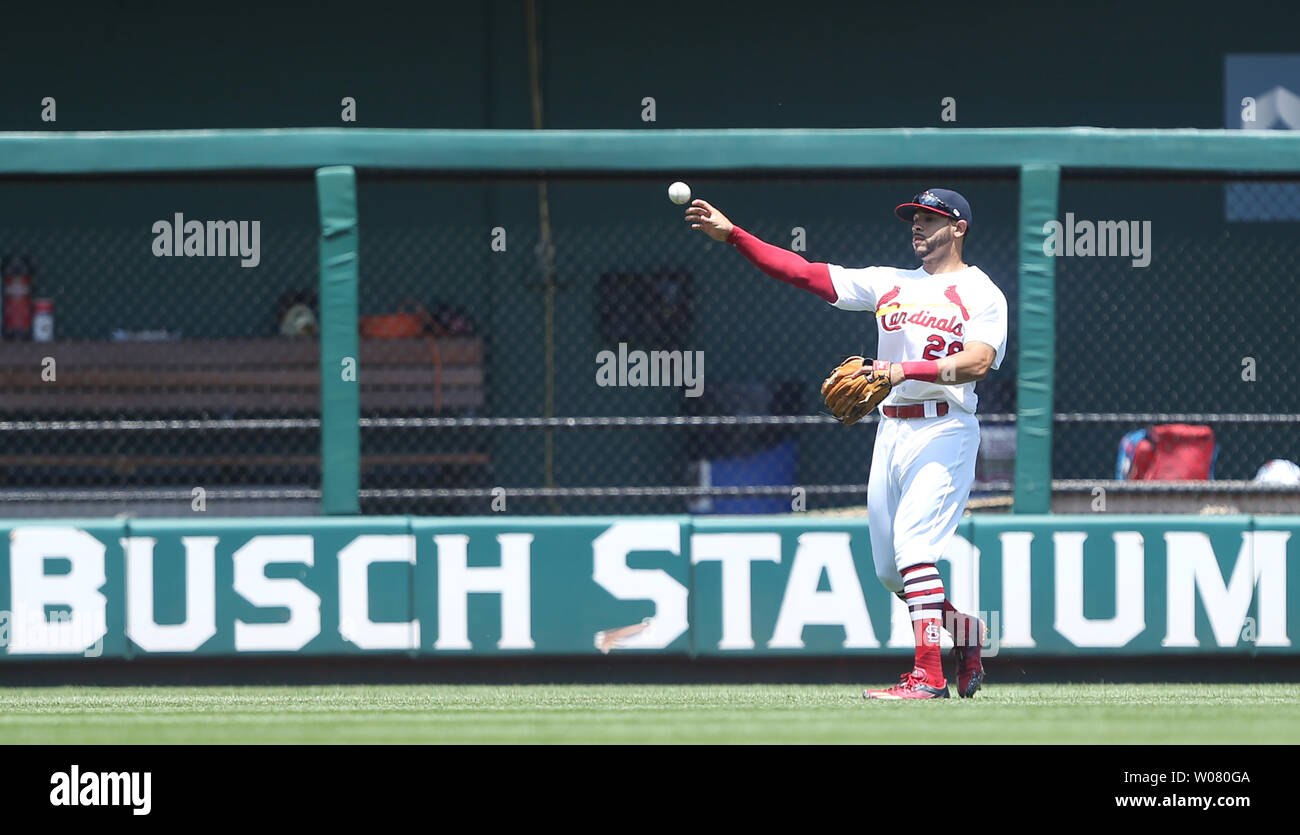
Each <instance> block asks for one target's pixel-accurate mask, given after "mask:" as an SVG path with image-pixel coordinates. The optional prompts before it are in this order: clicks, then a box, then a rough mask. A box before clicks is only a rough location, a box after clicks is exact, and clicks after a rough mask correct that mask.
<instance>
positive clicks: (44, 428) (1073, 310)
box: [0, 170, 1300, 516]
mask: <svg viewBox="0 0 1300 835" xmlns="http://www.w3.org/2000/svg"><path fill="white" fill-rule="evenodd" d="M667 179H669V178H660V177H654V178H651V177H642V176H637V177H630V176H629V177H622V178H617V177H601V178H599V179H596V178H583V177H572V178H565V179H558V178H557V179H550V180H545V181H541V180H532V179H528V180H509V179H502V178H476V177H459V178H433V177H412V176H405V175H402V176H396V175H394V176H387V175H383V174H378V173H376V174H370V175H366V174H363V175H362V177H361V180H360V187H359V195H358V200H359V209H360V217H361V220H362V225H361V235H360V240H361V254H360V259H361V260H360V263H361V286H360V295H359V308H360V310H359V312H360V314H361V317H360V321H359V322H358V328H359V331H360V335H361V341H360V357H359V361H360V368H361V369H362V372H361V376H360V379H361V407H362V414H361V439H362V458H361V464H362V472H361V476H362V481H361V487H362V492H361V506H362V510H363V512H366V513H372V514H373V513H422V514H475V515H480V514H489V513H493V512H508V513H511V514H514V513H530V514H531V513H543V514H560V513H563V514H581V513H611V514H623V513H629V514H636V513H680V512H695V513H753V512H777V513H781V512H790V511H792V510H808V511H817V510H829V509H834V508H850V507H860V506H861V505H862V504H863V502H864V494H865V490H866V475H867V473H868V471H869V467H870V457H871V445H872V440H873V425H874V424H873V423H872V422H865V423H864V424H862V425H859V426H856V427H851V428H845V427H841V426H839V425H838V424H836V423H835V422H834V421H832V420H831V419H830V418H829V417H828V416H827V415H826V414H825V410H824V406H823V404H822V403H821V400H820V396H819V392H818V390H817V383H818V381H819V380H820V378H821V376H823V375H824V373H825V372H826V371H828V370H829V369H830V368H831V367H832V366H833V365H834V364H835V363H836V362H837V361H838V360H839V359H841V358H842V357H844V356H846V355H849V354H854V353H858V354H863V355H867V356H870V355H872V354H873V353H874V351H875V340H876V337H875V333H876V331H875V326H874V321H873V320H872V319H871V317H869V316H861V315H850V314H848V313H846V312H844V311H838V310H835V309H833V308H831V307H830V306H828V305H826V304H825V303H824V302H822V301H821V300H819V299H816V298H814V297H813V296H811V295H808V294H804V293H800V292H798V291H796V290H794V289H792V288H790V287H787V286H785V285H783V284H781V283H779V282H776V281H774V280H772V279H770V278H768V277H767V276H764V275H762V274H761V273H760V272H759V271H758V270H757V269H756V268H754V267H753V266H752V265H750V264H749V263H748V262H747V261H745V260H744V259H743V258H742V257H741V256H740V255H739V254H738V253H736V252H735V251H734V250H732V249H731V248H730V247H728V246H725V245H723V244H719V243H716V242H713V241H710V240H708V239H707V238H706V237H705V236H704V235H702V234H701V233H699V232H695V231H692V230H690V229H689V228H688V227H687V226H686V224H685V223H684V222H683V221H682V219H681V218H682V211H683V209H682V207H678V206H674V205H672V204H671V203H669V202H668V201H667V199H666V194H665V187H666V184H667ZM688 179H690V180H691V184H692V185H693V186H694V189H695V196H697V197H702V198H704V199H707V200H709V201H710V202H712V203H713V204H714V205H715V206H717V207H718V208H719V209H720V210H721V211H723V212H724V213H726V214H727V215H728V216H729V217H730V218H731V219H732V220H733V221H734V222H735V223H737V224H739V225H741V226H743V227H745V228H746V229H748V230H750V231H751V232H753V233H755V234H757V235H759V236H760V237H762V238H763V239H765V240H768V241H770V242H772V243H775V244H778V245H781V246H785V247H787V248H791V249H794V250H795V251H798V252H800V254H802V255H804V256H805V257H807V258H808V259H810V260H820V261H829V262H832V263H839V264H843V265H846V266H862V265H869V264H894V265H900V266H910V265H911V264H912V263H913V261H914V258H913V256H912V254H911V251H910V246H909V244H908V237H907V230H906V227H905V226H904V225H903V224H901V223H899V222H898V221H897V220H896V219H895V218H894V217H893V214H892V207H893V206H894V205H895V204H897V203H898V202H901V201H903V200H905V199H907V198H909V197H910V196H911V195H912V194H913V193H915V192H916V191H918V190H920V189H921V188H923V187H927V186H931V185H945V186H951V187H954V188H956V189H958V190H959V191H962V192H963V193H964V194H966V195H967V196H968V197H969V198H970V200H971V202H972V205H973V206H974V208H975V212H976V215H977V221H978V223H977V225H976V226H975V227H974V228H973V230H972V233H971V237H970V239H969V241H968V245H967V260H968V261H969V262H970V263H973V264H976V265H978V266H980V267H981V268H983V269H984V270H985V272H987V273H988V274H989V275H990V276H991V277H992V278H993V279H994V281H995V282H997V283H998V284H999V286H1000V287H1001V288H1002V289H1003V291H1004V293H1005V294H1006V295H1007V298H1008V301H1009V303H1010V311H1009V315H1010V323H1009V324H1010V337H1009V339H1010V341H1009V345H1010V346H1011V349H1010V350H1009V351H1008V354H1007V358H1006V360H1005V361H1004V364H1003V366H1002V368H1001V369H1000V370H999V371H997V372H994V373H993V374H992V375H990V377H989V378H988V379H987V380H986V381H984V382H982V383H980V384H979V387H978V390H979V392H980V410H979V411H980V415H981V421H982V425H983V442H982V447H981V454H980V459H979V465H978V472H977V484H976V488H975V491H974V493H973V500H972V506H974V507H984V508H993V507H999V506H1005V504H1006V499H1007V497H1008V495H1009V492H1010V490H1011V488H1012V486H1013V485H1012V468H1013V466H1014V455H1015V450H1014V411H1015V405H1016V393H1015V374H1016V350H1017V345H1018V341H1017V333H1016V330H1017V316H1018V311H1017V297H1018V288H1017V286H1016V272H1017V255H1016V245H1017V243H1016V242H1017V227H1016V223H1017V220H1018V206H1017V198H1018V190H1017V184H1016V180H1015V179H1014V177H1013V176H1011V175H1006V176H1001V175H999V176H985V177H966V178H961V177H959V178H952V177H948V176H945V175H943V174H940V173H937V172H910V173H909V174H908V175H907V176H906V177H904V176H902V175H901V174H890V175H881V176H853V177H841V178H835V177H826V176H819V177H763V178H740V177H719V176H716V175H708V176H699V177H695V178H688ZM1288 185H1289V184H1288ZM1296 194H1297V191H1296V189H1294V188H1283V187H1281V186H1280V185H1279V184H1277V183H1271V182H1270V183H1264V182H1232V181H1229V180H1227V179H1223V178H1207V177H1202V178H1190V177H1169V176H1162V177H1159V178H1157V177H1154V176H1146V177H1145V178H1143V177H1135V176H1127V177H1117V176H1113V175H1112V176H1102V175H1098V174H1096V173H1090V172H1070V171H1068V170H1067V171H1066V172H1065V173H1064V175H1063V179H1062V185H1061V195H1060V224H1061V229H1060V230H1058V231H1057V232H1055V233H1054V234H1056V239H1055V241H1054V243H1053V244H1051V245H1052V246H1054V247H1056V255H1057V261H1056V272H1057V313H1056V328H1057V361H1056V403H1055V426H1054V435H1053V439H1054V448H1053V461H1052V464H1053V476H1054V479H1055V480H1056V483H1057V485H1058V486H1059V487H1061V488H1063V489H1064V488H1067V487H1068V488H1070V489H1086V488H1087V487H1088V486H1089V485H1093V484H1096V483H1101V482H1107V481H1111V482H1112V483H1113V480H1114V479H1115V478H1116V474H1117V466H1118V463H1119V461H1118V459H1119V445H1120V441H1121V439H1122V438H1123V437H1124V436H1125V435H1126V434H1128V433H1130V432H1133V431H1135V430H1140V429H1144V428H1148V429H1149V428H1150V427H1153V426H1160V425H1164V424H1171V423H1183V424H1193V425H1204V426H1208V427H1210V429H1211V430H1212V432H1213V443H1214V458H1213V467H1214V469H1213V478H1214V480H1215V481H1216V482H1219V484H1220V485H1221V486H1222V487H1224V488H1228V487H1231V486H1232V485H1237V486H1238V487H1239V488H1241V489H1243V490H1244V489H1247V485H1249V484H1250V483H1251V482H1252V480H1253V479H1255V478H1256V477H1257V475H1258V474H1259V473H1260V470H1261V467H1264V465H1265V464H1266V463H1267V462H1270V461H1276V460H1282V461H1292V462H1294V461H1300V384H1298V383H1297V382H1296V373H1295V372H1296V370H1297V369H1296V368H1295V360H1294V356H1293V352H1291V351H1290V350H1289V342H1290V332H1291V328H1290V324H1291V322H1292V321H1293V319H1294V317H1295V311H1294V310H1293V309H1292V308H1293V307H1294V304H1295V302H1294V294H1293V293H1291V292H1290V291H1289V290H1288V289H1287V281H1288V277H1289V275H1290V272H1291V267H1292V264H1291V262H1292V261H1293V260H1294V257H1295V255H1294V247H1293V245H1292V239H1293V238H1294V230H1295V224H1296V222H1297V220H1300V200H1298V199H1296ZM0 196H3V197H4V198H5V199H4V200H3V201H0V216H3V220H4V226H3V228H4V230H5V231H4V234H3V239H2V240H0V259H2V260H0V280H2V281H3V287H4V308H3V311H4V312H3V317H4V335H5V337H4V338H5V341H4V351H3V354H2V357H3V358H2V359H0V375H2V376H3V383H4V396H3V399H2V400H0V403H3V406H0V442H3V452H2V453H0V459H3V462H4V465H5V466H4V467H3V470H2V471H0V500H3V501H4V502H5V507H6V515H9V516H41V515H46V516H68V515H80V514H84V515H106V514H112V513H121V512H128V513H136V514H140V515H176V514H184V513H190V512H195V511H196V510H200V509H202V510H207V511H208V512H215V513H224V512H229V513H230V514H232V515H253V514H258V513H278V514H283V513H316V512H319V496H320V492H319V488H320V421H319V350H318V348H319V346H318V343H317V340H316V338H315V334H314V331H315V324H316V321H317V317H318V316H319V310H318V303H317V300H316V286H317V283H318V277H317V269H318V264H317V239H318V225H317V220H316V217H315V191H314V184H313V182H312V180H311V178H310V177H308V176H301V177H267V176H239V177H221V178H216V177H192V178H180V177H153V178H116V179H76V178H65V179H58V180H51V179H43V180H35V179H33V180H9V181H5V182H4V183H0ZM543 217H544V218H545V219H546V221H545V222H544V223H543V222H541V220H540V218H543ZM1049 231H1051V230H1049ZM1089 239H1090V240H1089ZM223 244H224V247H223V246H221V245H223ZM51 322H52V333H51V328H50V325H51ZM652 352H658V353H653V354H652ZM643 355H644V356H643ZM652 356H653V357H654V358H655V360H656V362H655V363H651V362H650V361H649V360H650V358H651V357H652ZM639 363H643V364H641V365H640V366H639V367H640V368H641V369H645V370H647V371H648V370H649V369H650V368H651V367H652V366H653V368H654V370H656V371H662V372H663V374H662V377H663V378H662V379H658V378H657V377H656V376H650V375H649V374H648V373H647V375H646V377H645V378H642V377H641V376H639V374H638V371H637V369H636V368H634V366H638V364H639ZM1271 467H1272V472H1273V474H1274V475H1278V474H1279V473H1280V474H1281V475H1282V476H1285V475H1286V473H1287V472H1288V471H1287V470H1286V468H1285V467H1282V468H1281V469H1279V466H1278V465H1271ZM1166 487H1167V490H1166ZM1157 488H1158V490H1157V491H1160V490H1164V491H1165V492H1170V493H1171V494H1172V493H1176V492H1179V491H1180V490H1181V491H1183V492H1187V491H1191V490H1193V489H1197V490H1200V489H1202V488H1197V487H1194V486H1188V484H1175V483H1172V482H1171V483H1169V484H1168V485H1164V486H1161V485H1159V484H1157V485H1155V486H1154V487H1153V489H1157ZM1234 489H1235V488H1234ZM1148 492H1150V491H1148Z"/></svg>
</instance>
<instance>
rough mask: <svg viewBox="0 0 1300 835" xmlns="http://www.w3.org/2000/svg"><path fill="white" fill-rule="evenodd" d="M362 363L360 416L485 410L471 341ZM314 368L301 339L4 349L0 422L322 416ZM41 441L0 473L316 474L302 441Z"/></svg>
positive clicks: (365, 355)
mask: <svg viewBox="0 0 1300 835" xmlns="http://www.w3.org/2000/svg"><path fill="white" fill-rule="evenodd" d="M359 354H360V357H359V360H360V362H359V378H358V379H359V382H360V386H361V392H360V394H361V414H362V415H363V416H366V417H378V416H403V417H411V416H431V415H464V414H473V413H475V412H476V411H477V410H479V409H481V408H482V406H483V403H484V387H483V380H484V373H483V341H482V339H481V338H479V337H473V336H455V337H450V336H449V337H441V338H438V339H436V340H435V339H433V338H431V337H430V338H423V337H418V338H413V339H362V340H360V343H359ZM319 364H320V347H319V343H318V342H317V341H316V340H315V339H304V338H287V337H269V338H250V339H186V340H177V341H166V342H109V341H55V342H46V343H32V342H20V343H4V344H3V350H0V420H22V419H29V420H42V421H57V420H109V419H128V420H151V419H154V420H156V419H193V418H206V419H230V418H248V417H262V418H267V417H270V418H293V417H297V418H303V417H318V416H319V414H320V367H319ZM242 431H244V432H265V431H266V430H257V429H252V430H242ZM277 431H278V430H277ZM300 432H301V430H300ZM313 432H314V430H313ZM37 434H38V435H42V436H44V437H41V438H38V439H35V440H34V441H33V440H32V439H30V438H29V439H28V442H23V441H22V440H19V439H16V438H13V436H11V443H9V444H7V447H8V448H7V449H4V450H3V451H0V465H3V467H5V468H6V469H7V470H9V471H10V472H12V471H13V469H14V468H18V469H23V470H28V471H31V472H39V473H40V474H41V479H42V480H44V482H45V483H50V482H54V483H60V484H66V483H68V479H67V477H66V476H70V475H72V473H70V472H68V471H79V472H81V473H83V474H84V473H88V472H95V473H98V474H99V475H100V476H101V477H102V476H105V475H107V476H110V477H118V478H130V477H132V476H133V475H135V474H136V473H139V472H142V471H150V472H154V473H164V472H175V473H178V474H179V473H186V474H189V475H191V476H193V475H197V474H200V473H202V474H209V475H211V474H221V473H224V474H225V475H226V476H229V477H231V478H238V475H239V474H240V473H245V474H246V473H257V474H259V480H261V479H262V478H265V479H269V480H275V479H276V478H283V477H285V476H286V475H289V474H292V475H293V476H294V477H295V478H297V479H301V478H302V476H303V474H304V473H307V474H310V473H312V472H313V471H316V470H318V468H319V450H318V448H316V446H315V442H314V441H313V442H311V443H306V444H304V443H302V442H301V441H302V439H301V437H300V438H299V442H298V443H296V444H294V443H284V444H280V443H274V444H272V446H275V447H277V448H278V449H277V450H276V451H275V452H269V453H268V452H267V451H265V450H258V451H257V452H256V453H255V454H254V453H252V452H249V453H247V454H246V453H245V452H243V451H242V450H241V449H237V448H235V447H237V446H243V447H244V448H247V447H253V446H257V444H242V445H236V444H227V445H226V447H227V448H226V449H225V450H211V449H207V448H205V449H202V450H198V451H196V450H195V449H194V444H192V443H185V442H183V441H181V442H176V441H175V440H164V439H163V437H162V435H173V436H174V435H177V434H180V435H189V434H191V433H190V432H185V433H160V434H159V435H158V436H156V437H155V438H154V439H149V438H146V439H144V440H145V443H144V445H143V446H142V445H141V443H139V442H133V443H129V444H128V443H125V442H122V443H117V442H114V443H113V444H111V445H110V447H111V448H110V449H108V450H105V449H103V448H102V446H103V445H102V444H100V443H95V444H91V446H93V447H95V449H93V450H87V449H86V448H85V446H86V444H85V442H84V441H82V442H74V441H66V442H52V439H51V438H50V437H49V434H48V432H41V433H37ZM54 434H56V435H69V434H71V433H66V432H57V431H55V432H54ZM118 434H119V435H122V434H125V433H118ZM268 434H270V433H268ZM150 440H153V441H154V442H153V443H150ZM205 446H207V447H211V446H212V444H210V443H209V444H206V445H205ZM421 446H424V445H421ZM443 446H446V445H445V444H439V447H443ZM452 446H455V444H452ZM489 463H490V461H489V457H488V454H487V453H486V452H483V451H481V450H473V449H471V450H465V449H455V450H454V451H453V450H446V451H443V450H442V449H439V450H438V451H429V450H427V449H423V451H413V452H410V453H409V454H408V453H407V452H405V451H403V452H401V453H394V452H384V453H378V452H377V453H375V454H371V455H365V454H363V456H362V461H361V464H362V468H363V470H369V471H372V472H374V471H377V470H380V469H383V470H391V469H392V468H393V467H394V466H403V467H421V466H424V467H438V468H442V467H447V468H452V470H456V471H460V470H464V469H465V468H475V467H486V466H487V465H488V464H489ZM59 471H63V472H64V477H60V476H59V475H58V472H59ZM218 477H220V476H218ZM308 478H309V479H310V478H311V476H310V475H308ZM6 480H7V481H10V482H11V483H12V480H11V479H6ZM92 480H93V481H98V480H99V479H92ZM439 480H441V479H439ZM420 486H445V485H420Z"/></svg>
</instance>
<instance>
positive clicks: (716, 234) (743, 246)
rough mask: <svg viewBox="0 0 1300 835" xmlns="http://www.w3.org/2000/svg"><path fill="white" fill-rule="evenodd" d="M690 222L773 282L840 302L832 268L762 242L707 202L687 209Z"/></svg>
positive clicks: (692, 226)
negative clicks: (733, 248)
mask: <svg viewBox="0 0 1300 835" xmlns="http://www.w3.org/2000/svg"><path fill="white" fill-rule="evenodd" d="M686 221H687V222H688V223H690V224H691V228H692V229H700V230H702V231H703V232H704V233H705V234H706V235H708V236H709V237H710V238H712V239H713V240H715V241H726V242H727V243H729V244H731V245H732V246H734V247H735V248H736V249H737V250H739V252H740V254H741V255H744V256H745V257H746V258H748V259H749V260H750V262H751V263H753V264H754V266H756V267H758V268H759V269H760V270H762V271H763V272H765V273H767V274H768V275H770V276H772V277H773V278H776V279H779V280H781V281H784V282H785V283H786V284H789V285H791V286H794V287H798V288H799V289H800V290H807V291H808V292H810V293H814V294H816V295H818V296H820V297H821V298H823V299H825V300H826V301H828V302H830V303H831V304H835V302H836V301H838V300H839V294H838V293H837V292H836V290H835V283H834V282H833V281H831V273H830V265H829V264H822V263H819V262H811V261H808V260H806V259H804V258H803V257H801V256H799V255H796V254H795V253H793V252H791V251H790V250H788V249H782V248H781V247H779V246H773V245H772V244H769V243H767V242H766V241H762V240H760V239H758V238H756V237H754V236H753V235H751V234H749V233H748V232H746V231H745V230H744V229H741V228H740V227H739V226H737V225H735V224H734V223H732V222H731V221H730V220H728V219H727V216H726V215H724V214H723V213H722V212H720V211H718V210H717V209H715V208H713V206H710V205H709V204H708V203H706V202H705V201H703V200H692V201H691V205H690V206H689V207H688V208H687V209H686Z"/></svg>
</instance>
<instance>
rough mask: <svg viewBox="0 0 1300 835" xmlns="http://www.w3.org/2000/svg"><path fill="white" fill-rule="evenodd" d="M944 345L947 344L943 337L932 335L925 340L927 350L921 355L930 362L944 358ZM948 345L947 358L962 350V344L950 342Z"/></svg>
mask: <svg viewBox="0 0 1300 835" xmlns="http://www.w3.org/2000/svg"><path fill="white" fill-rule="evenodd" d="M944 344H945V342H944V338H943V337H942V336H940V335H939V334H937V333H932V334H930V336H929V337H928V338H927V339H926V340H925V350H924V351H923V352H922V353H921V356H922V357H924V358H925V359H928V360H937V359H939V358H940V357H942V356H944V353H943V346H944ZM946 344H947V346H948V354H947V356H950V357H951V356H952V355H953V354H955V353H957V352H958V351H960V350H961V349H962V344H961V343H960V342H957V341H953V342H948V343H946Z"/></svg>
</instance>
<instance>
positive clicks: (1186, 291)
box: [1052, 171, 1300, 492]
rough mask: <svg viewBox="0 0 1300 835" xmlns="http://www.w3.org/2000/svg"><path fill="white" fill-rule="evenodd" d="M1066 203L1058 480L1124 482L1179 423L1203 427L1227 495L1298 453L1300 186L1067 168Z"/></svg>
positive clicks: (1060, 278) (1060, 286) (1280, 470)
mask: <svg viewBox="0 0 1300 835" xmlns="http://www.w3.org/2000/svg"><path fill="white" fill-rule="evenodd" d="M1060 211H1061V222H1062V229H1061V230H1060V232H1061V235H1060V240H1061V243H1062V244H1065V243H1067V240H1069V241H1072V242H1073V246H1071V247H1069V251H1062V252H1060V253H1058V257H1057V261H1056V264H1057V312H1056V333H1057V361H1056V421H1055V427H1054V435H1053V445H1054V449H1053V461H1052V464H1053V477H1054V479H1058V480H1062V481H1069V482H1070V483H1071V484H1070V485H1069V486H1071V487H1079V486H1081V485H1082V486H1087V485H1089V484H1092V483H1094V482H1097V481H1105V480H1113V479H1116V478H1117V477H1118V470H1117V468H1118V466H1119V465H1120V455H1119V452H1120V442H1121V439H1122V438H1124V436H1125V435H1127V434H1128V433H1131V432H1135V431H1140V430H1148V431H1150V429H1151V428H1152V427H1157V426H1164V425H1169V424H1188V425H1191V426H1196V427H1208V431H1209V433H1212V443H1213V453H1212V459H1211V460H1212V463H1213V472H1212V476H1213V479H1214V480H1215V481H1216V482H1222V483H1221V485H1219V486H1220V487H1221V488H1222V489H1225V490H1227V489H1230V490H1234V491H1240V490H1242V489H1245V487H1244V486H1245V485H1246V484H1248V483H1249V482H1251V481H1252V480H1253V479H1255V478H1256V476H1257V475H1259V474H1260V471H1261V468H1262V467H1264V465H1265V464H1266V463H1268V462H1269V461H1273V460H1283V461H1290V462H1297V461H1300V382H1298V381H1297V372H1298V371H1300V368H1298V367H1297V365H1296V359H1295V351H1294V350H1293V348H1292V344H1291V343H1292V342H1293V341H1294V336H1293V332H1294V322H1295V318H1296V314H1297V310H1296V295H1295V292H1294V290H1293V289H1292V287H1291V284H1292V283H1293V274H1294V272H1295V259H1296V251H1295V246H1294V240H1295V235H1296V228H1297V221H1300V198H1297V192H1296V191H1295V190H1294V188H1283V187H1281V184H1278V183H1265V182H1233V181H1231V180H1229V179H1226V178H1191V177H1178V178H1173V177H1162V178H1159V179H1157V178H1155V177H1154V176H1142V177H1126V178H1118V177H1114V176H1109V177H1105V176H1099V175H1095V174H1093V175H1084V174H1082V173H1075V174H1071V172H1068V171H1067V172H1065V173H1064V175H1063V177H1062V183H1061V194H1060ZM1089 237H1091V238H1092V240H1091V242H1090V241H1089V240H1088V238H1089ZM1207 440H1208V436H1207ZM1163 454H1164V453H1162V455H1163ZM1170 454H1172V455H1177V454H1178V453H1177V452H1172V451H1171V452H1170ZM1288 469H1289V468H1288V467H1286V466H1285V465H1282V466H1281V467H1279V465H1273V466H1272V467H1271V470H1272V471H1273V475H1274V477H1276V476H1279V475H1280V476H1283V477H1286V475H1287V470H1288ZM1134 472H1135V471H1134ZM1296 472H1297V473H1300V471H1296ZM1131 474H1132V473H1130V475H1131ZM1190 477H1198V476H1190ZM1154 486H1155V487H1159V485H1158V484H1156V485H1154ZM1176 487H1177V485H1169V488H1170V490H1171V491H1175V492H1176V490H1175V488H1176Z"/></svg>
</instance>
